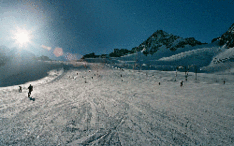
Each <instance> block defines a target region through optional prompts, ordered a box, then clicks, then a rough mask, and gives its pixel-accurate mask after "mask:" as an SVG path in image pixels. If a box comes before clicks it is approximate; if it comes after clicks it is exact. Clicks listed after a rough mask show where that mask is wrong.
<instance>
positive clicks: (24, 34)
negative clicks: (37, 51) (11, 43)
mask: <svg viewBox="0 0 234 146" xmlns="http://www.w3.org/2000/svg"><path fill="white" fill-rule="evenodd" d="M14 39H15V40H16V43H17V44H19V45H20V46H25V45H27V44H28V43H29V42H30V39H31V34H30V32H29V31H27V30H25V29H17V31H16V32H15V34H14Z"/></svg>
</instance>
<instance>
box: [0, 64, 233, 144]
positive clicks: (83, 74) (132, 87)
mask: <svg viewBox="0 0 234 146" xmlns="http://www.w3.org/2000/svg"><path fill="white" fill-rule="evenodd" d="M97 65H98V64H91V63H90V64H89V65H88V69H85V68H80V69H73V70H67V71H65V72H64V73H63V75H62V76H60V77H59V78H57V79H55V80H53V81H52V82H48V83H44V84H38V85H36V86H34V91H33V92H32V97H33V98H35V101H32V100H29V99H28V98H27V90H26V89H24V90H23V92H22V93H18V91H17V90H16V89H14V88H13V87H8V88H2V89H1V88H0V89H1V90H0V101H1V102H0V103H1V104H0V113H1V114H0V145H170V144H171V145H233V144H234V133H233V128H234V114H233V113H234V108H233V107H234V98H233V94H234V91H233V87H234V86H233V80H234V79H233V75H215V74H198V80H196V81H195V80H194V74H192V73H190V74H189V77H188V81H184V86H183V87H180V81H181V80H184V73H182V72H178V74H177V75H178V76H177V80H176V81H174V79H175V75H174V74H175V72H162V71H135V70H124V71H122V70H118V69H112V68H108V67H105V66H102V65H100V64H99V67H98V66H97ZM89 70H91V71H90V72H89ZM77 73H78V75H77ZM121 75H122V77H121ZM92 77H93V78H92ZM223 79H225V80H226V84H225V85H223V82H222V80H223ZM85 81H86V83H85ZM158 82H160V83H161V85H159V84H158Z"/></svg>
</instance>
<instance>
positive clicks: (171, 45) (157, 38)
mask: <svg viewBox="0 0 234 146" xmlns="http://www.w3.org/2000/svg"><path fill="white" fill-rule="evenodd" d="M202 44H203V43H201V42H199V41H197V40H195V38H193V37H191V38H182V37H179V36H176V35H172V34H169V33H167V32H165V31H163V30H158V31H156V32H155V33H153V34H152V35H151V36H150V37H149V38H148V39H147V40H146V41H144V42H143V43H142V44H140V45H139V46H138V47H136V48H134V49H135V50H136V51H143V53H144V54H151V55H152V54H154V53H156V52H157V51H158V50H160V49H165V48H166V49H169V50H171V51H175V50H177V49H178V48H184V47H186V46H197V45H202Z"/></svg>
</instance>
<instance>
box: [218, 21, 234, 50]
mask: <svg viewBox="0 0 234 146" xmlns="http://www.w3.org/2000/svg"><path fill="white" fill-rule="evenodd" d="M219 40H220V42H219V44H220V45H226V46H227V47H228V48H232V47H234V23H233V24H232V26H231V27H230V28H229V29H228V31H227V32H225V33H224V34H223V35H222V36H221V38H220V39H219Z"/></svg>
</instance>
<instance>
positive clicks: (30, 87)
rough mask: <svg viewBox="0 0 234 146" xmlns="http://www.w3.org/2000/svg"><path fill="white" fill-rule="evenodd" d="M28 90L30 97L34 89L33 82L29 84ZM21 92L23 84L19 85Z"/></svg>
mask: <svg viewBox="0 0 234 146" xmlns="http://www.w3.org/2000/svg"><path fill="white" fill-rule="evenodd" d="M28 90H29V91H28V97H30V96H31V94H32V91H33V86H32V85H31V84H30V85H29V87H28ZM19 92H22V86H19Z"/></svg>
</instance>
